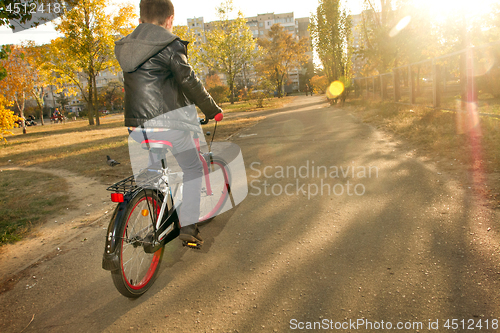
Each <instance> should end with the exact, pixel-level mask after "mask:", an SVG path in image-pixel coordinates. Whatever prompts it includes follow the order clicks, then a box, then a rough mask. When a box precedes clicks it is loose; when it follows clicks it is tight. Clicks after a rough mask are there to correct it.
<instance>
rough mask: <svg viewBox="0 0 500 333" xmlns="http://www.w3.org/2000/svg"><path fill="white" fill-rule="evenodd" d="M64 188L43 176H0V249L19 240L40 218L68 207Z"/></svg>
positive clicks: (13, 173) (8, 172) (9, 173)
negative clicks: (0, 246)
mask: <svg viewBox="0 0 500 333" xmlns="http://www.w3.org/2000/svg"><path fill="white" fill-rule="evenodd" d="M67 190H68V185H67V183H66V181H65V180H64V179H62V178H60V177H55V176H47V174H45V173H37V172H24V171H18V170H3V171H2V172H0V245H3V244H6V243H12V242H15V241H17V240H19V239H21V238H22V237H23V236H24V235H26V234H27V233H28V232H29V230H30V229H31V228H32V227H33V226H35V225H37V224H39V223H42V222H44V218H45V217H46V216H48V215H50V214H53V213H55V212H57V211H59V210H61V209H65V208H67V207H68V204H69V197H68V195H67Z"/></svg>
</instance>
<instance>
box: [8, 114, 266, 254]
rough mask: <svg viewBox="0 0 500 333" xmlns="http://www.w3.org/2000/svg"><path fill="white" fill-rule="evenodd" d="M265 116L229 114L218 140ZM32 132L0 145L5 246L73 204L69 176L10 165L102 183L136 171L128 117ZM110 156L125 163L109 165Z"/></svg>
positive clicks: (16, 131)
mask: <svg viewBox="0 0 500 333" xmlns="http://www.w3.org/2000/svg"><path fill="white" fill-rule="evenodd" d="M263 118H264V117H247V116H246V114H245V115H243V116H241V117H240V116H237V117H231V118H230V119H227V118H226V119H224V120H223V121H222V122H220V123H219V124H218V125H217V132H216V137H215V141H220V140H224V139H226V138H228V137H229V136H231V135H233V134H234V133H236V132H238V131H239V130H241V129H242V128H245V127H248V126H251V125H253V124H255V123H257V122H258V121H260V120H261V119H263ZM214 124H215V123H214V122H213V121H212V122H210V123H209V124H207V125H204V126H203V131H204V132H207V131H210V132H212V133H213V129H214ZM27 130H28V134H25V135H23V134H22V129H20V128H18V129H14V130H13V132H14V136H11V137H8V138H7V139H8V142H7V143H6V144H3V145H1V146H0V169H3V171H2V172H0V186H2V188H1V190H2V191H0V193H1V195H0V214H1V216H0V245H2V244H5V243H8V242H14V241H16V240H19V239H20V238H22V237H23V236H24V235H26V234H27V233H28V232H29V230H30V229H31V227H32V226H34V225H37V224H40V223H44V222H45V219H46V217H47V216H48V215H50V214H56V213H57V212H58V211H62V210H64V209H65V208H67V205H66V204H67V203H68V187H67V184H66V182H65V181H64V179H62V178H58V177H53V176H47V174H45V173H42V174H40V173H35V172H25V171H15V170H5V169H6V168H9V167H38V168H44V169H50V170H59V169H63V170H67V171H70V172H72V173H74V174H77V175H81V176H86V177H89V178H93V179H96V180H98V181H99V182H100V183H102V184H103V185H110V184H112V183H114V182H116V181H118V180H120V179H123V178H124V177H126V176H129V175H131V174H132V169H131V165H130V160H129V152H128V131H127V129H126V128H125V126H124V120H123V115H118V116H108V117H104V118H101V125H100V126H98V127H97V126H89V125H88V121H86V120H80V121H73V122H67V123H65V124H52V125H46V126H41V125H37V126H34V127H28V129H27ZM210 139H211V138H210ZM208 140H209V138H207V141H208ZM106 155H110V156H111V157H112V158H113V159H115V160H117V161H119V162H121V164H120V165H118V166H116V167H113V168H111V167H109V166H108V165H107V163H106ZM42 189H43V190H42ZM55 203H57V205H55Z"/></svg>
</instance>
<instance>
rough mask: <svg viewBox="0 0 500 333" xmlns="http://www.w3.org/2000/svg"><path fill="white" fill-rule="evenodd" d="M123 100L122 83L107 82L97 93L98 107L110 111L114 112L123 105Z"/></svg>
mask: <svg viewBox="0 0 500 333" xmlns="http://www.w3.org/2000/svg"><path fill="white" fill-rule="evenodd" d="M123 98H124V93H123V83H121V82H119V81H111V82H108V83H107V84H106V86H105V87H103V88H102V89H101V91H100V93H99V101H100V105H102V106H104V107H105V108H106V109H109V110H111V111H114V110H115V107H116V106H118V105H120V106H121V105H123Z"/></svg>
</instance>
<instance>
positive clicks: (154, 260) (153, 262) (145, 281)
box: [120, 197, 163, 290]
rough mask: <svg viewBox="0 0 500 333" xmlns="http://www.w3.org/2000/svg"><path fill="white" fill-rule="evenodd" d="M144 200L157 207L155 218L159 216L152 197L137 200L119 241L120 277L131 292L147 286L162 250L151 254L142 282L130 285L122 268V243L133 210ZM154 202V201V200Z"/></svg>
mask: <svg viewBox="0 0 500 333" xmlns="http://www.w3.org/2000/svg"><path fill="white" fill-rule="evenodd" d="M146 198H147V199H148V200H149V201H151V204H152V205H153V207H157V212H156V216H157V215H158V214H159V212H160V205H158V204H157V203H156V202H155V203H153V198H152V197H144V198H142V199H141V200H139V201H138V202H137V203H136V204H135V206H134V208H133V209H132V210H131V212H130V214H129V216H128V218H127V224H126V225H125V229H124V230H123V235H122V237H123V238H122V241H121V246H122V251H120V257H121V258H120V259H121V260H120V262H121V270H122V275H123V277H124V280H125V282H126V283H127V286H128V287H129V288H130V289H133V290H139V289H141V288H144V286H145V285H147V284H148V282H149V281H151V278H152V277H153V275H154V273H155V271H156V268H157V267H158V263H159V262H160V256H161V251H162V250H163V249H159V250H158V251H156V252H155V253H154V254H153V258H152V260H151V264H150V265H149V268H148V271H147V272H146V274H145V275H144V277H143V278H142V280H141V281H140V282H139V283H136V284H132V283H130V279H129V278H128V277H127V274H126V273H125V269H124V267H123V242H124V241H125V233H126V231H127V227H128V222H129V220H130V217H131V216H132V213H133V212H134V211H135V209H136V208H137V206H138V205H139V204H140V203H141V202H142V201H144V200H146ZM155 201H156V200H155Z"/></svg>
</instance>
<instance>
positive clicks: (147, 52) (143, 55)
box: [115, 0, 222, 244]
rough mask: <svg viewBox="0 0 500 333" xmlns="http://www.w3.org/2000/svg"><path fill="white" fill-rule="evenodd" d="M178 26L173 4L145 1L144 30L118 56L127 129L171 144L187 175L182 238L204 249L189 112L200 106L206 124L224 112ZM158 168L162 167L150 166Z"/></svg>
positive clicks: (122, 44) (123, 42) (199, 170)
mask: <svg viewBox="0 0 500 333" xmlns="http://www.w3.org/2000/svg"><path fill="white" fill-rule="evenodd" d="M173 20H174V7H173V5H172V2H171V1H170V0H141V2H140V19H139V23H140V24H139V26H137V28H136V29H135V30H134V31H133V32H132V33H131V34H130V35H128V36H126V37H125V38H122V39H120V40H119V41H117V42H116V47H115V54H116V58H117V59H118V62H119V63H120V66H121V68H122V70H123V78H124V85H125V126H128V127H129V131H131V136H133V135H135V136H139V137H137V138H136V137H134V139H135V140H137V141H139V142H140V140H141V139H142V140H144V141H146V140H162V141H168V142H170V143H171V144H172V146H173V148H174V149H173V152H174V157H175V158H176V160H177V162H178V164H179V166H180V167H181V168H182V171H183V173H184V176H183V177H184V179H183V183H184V191H183V195H182V205H181V207H180V214H179V220H180V224H181V231H180V235H179V238H180V239H181V240H183V241H187V242H196V243H199V244H201V243H202V239H201V237H200V235H199V230H198V227H197V226H196V224H195V223H197V222H198V220H199V213H200V193H201V183H202V176H203V167H202V163H201V161H200V160H199V157H198V153H197V150H196V147H195V144H194V142H193V139H192V137H191V131H194V132H200V131H201V129H200V126H199V124H197V123H194V122H193V117H192V116H191V115H190V114H188V113H189V111H186V110H194V112H195V108H194V106H193V105H192V104H195V105H196V106H198V107H199V108H200V110H201V111H202V112H203V113H204V114H205V116H206V118H208V119H213V118H214V117H215V115H217V114H219V113H222V109H221V108H220V107H219V106H218V105H217V104H216V103H215V101H214V100H213V99H212V97H211V96H210V94H208V92H207V91H206V90H205V88H204V87H203V84H202V83H201V81H200V80H199V79H198V78H197V76H196V75H195V73H194V71H193V69H192V68H191V66H190V65H189V63H188V60H187V44H188V42H185V41H182V40H180V39H179V37H177V36H175V35H173V34H172V28H173ZM194 118H196V117H194ZM158 119H160V120H158ZM145 126H146V127H149V128H150V129H151V127H150V126H154V127H155V130H154V131H152V132H153V133H150V132H151V131H149V132H148V131H146V130H145V129H144V127H145ZM141 128H142V129H143V131H142V132H141V131H140V129H141ZM130 129H133V130H130ZM137 129H139V131H137ZM156 129H162V131H156ZM137 133H140V135H138V134H137ZM142 136H143V137H142ZM155 163H156V164H158V161H155V160H154V159H153V160H151V161H150V164H155ZM157 166H158V165H157Z"/></svg>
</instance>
